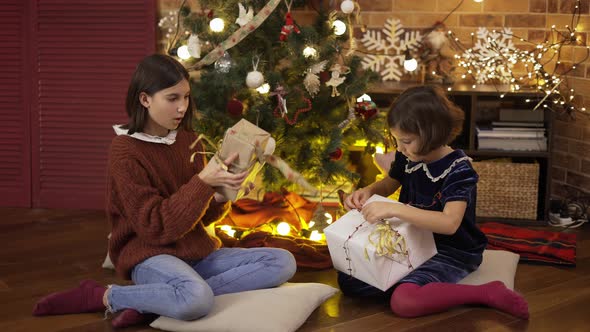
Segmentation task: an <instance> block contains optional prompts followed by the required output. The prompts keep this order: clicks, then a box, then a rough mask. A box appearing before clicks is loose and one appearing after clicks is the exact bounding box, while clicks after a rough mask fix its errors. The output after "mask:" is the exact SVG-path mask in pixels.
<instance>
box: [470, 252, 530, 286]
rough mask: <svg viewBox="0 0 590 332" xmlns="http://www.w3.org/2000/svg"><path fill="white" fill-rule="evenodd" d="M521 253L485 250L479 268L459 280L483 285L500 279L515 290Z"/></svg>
mask: <svg viewBox="0 0 590 332" xmlns="http://www.w3.org/2000/svg"><path fill="white" fill-rule="evenodd" d="M519 259H520V255H518V254H515V253H513V252H510V251H504V250H485V251H484V252H483V261H482V262H481V265H480V266H479V268H478V269H477V270H476V271H474V272H472V273H471V274H469V275H468V276H467V277H465V278H464V279H463V280H461V281H459V283H460V284H464V285H481V284H485V283H488V282H491V281H495V280H500V281H502V282H504V284H505V285H506V287H508V288H510V289H512V290H514V276H515V275H516V267H517V266H518V260H519Z"/></svg>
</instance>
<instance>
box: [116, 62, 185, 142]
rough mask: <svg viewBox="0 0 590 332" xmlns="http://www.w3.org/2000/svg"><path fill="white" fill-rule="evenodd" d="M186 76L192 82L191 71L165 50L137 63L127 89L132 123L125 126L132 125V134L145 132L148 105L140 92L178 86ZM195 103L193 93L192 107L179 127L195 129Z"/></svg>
mask: <svg viewBox="0 0 590 332" xmlns="http://www.w3.org/2000/svg"><path fill="white" fill-rule="evenodd" d="M182 80H187V81H189V82H190V80H189V74H188V71H187V70H186V69H185V68H184V66H183V65H182V64H181V63H180V62H178V61H176V60H175V59H174V58H172V57H169V56H167V55H163V54H152V55H148V56H146V57H145V58H143V60H142V61H141V62H140V63H139V64H138V65H137V68H136V69H135V72H134V73H133V76H132V77H131V82H130V83H129V89H128V90H127V100H126V101H125V109H126V110H127V115H128V116H129V123H128V124H127V125H126V126H125V127H126V128H127V129H129V132H128V133H129V135H131V134H133V133H136V132H143V127H144V126H145V122H146V120H147V117H148V114H147V109H146V108H145V107H144V106H143V105H142V104H141V103H140V101H139V95H140V94H141V93H142V92H145V93H146V94H148V95H149V96H153V95H154V94H155V93H156V92H158V91H160V90H164V89H167V88H169V87H172V86H175V85H176V84H178V83H179V82H180V81H182ZM194 104H195V103H194V102H193V99H192V97H190V96H189V102H188V109H187V111H186V113H185V115H184V118H183V119H182V121H181V122H180V125H179V126H178V127H179V128H182V129H187V130H192V127H191V126H192V122H193V113H194V112H195V108H194Z"/></svg>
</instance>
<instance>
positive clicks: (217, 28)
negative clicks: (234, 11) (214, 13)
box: [209, 17, 225, 32]
mask: <svg viewBox="0 0 590 332" xmlns="http://www.w3.org/2000/svg"><path fill="white" fill-rule="evenodd" d="M209 27H210V28H211V30H212V31H213V32H221V31H223V28H224V27H225V22H223V20H222V19H220V18H219V17H218V18H214V19H212V20H211V22H209Z"/></svg>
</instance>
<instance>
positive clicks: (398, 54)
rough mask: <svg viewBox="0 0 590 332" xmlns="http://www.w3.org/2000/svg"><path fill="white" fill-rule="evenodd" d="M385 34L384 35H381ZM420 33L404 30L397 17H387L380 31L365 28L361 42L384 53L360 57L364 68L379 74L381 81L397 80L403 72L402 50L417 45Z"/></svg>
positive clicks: (403, 57) (403, 58) (420, 37)
mask: <svg viewBox="0 0 590 332" xmlns="http://www.w3.org/2000/svg"><path fill="white" fill-rule="evenodd" d="M382 33H383V35H385V37H384V38H383V37H382ZM421 40H422V35H421V34H420V32H419V31H409V32H408V31H405V30H404V28H403V26H402V24H401V23H400V20H399V19H391V18H389V19H387V21H386V22H385V26H384V27H383V29H381V31H379V30H367V32H365V34H364V35H363V39H361V42H362V43H363V45H364V46H365V48H366V49H367V50H369V51H373V50H375V51H379V53H383V54H385V55H374V54H367V55H365V56H364V57H363V59H362V65H363V68H364V69H370V70H372V71H374V72H377V73H379V74H380V75H381V79H382V80H383V81H399V80H400V79H401V77H402V75H403V73H404V72H407V71H406V70H405V69H404V60H405V55H404V52H405V51H406V48H408V49H410V50H413V49H416V48H417V47H418V45H419V44H420V41H421Z"/></svg>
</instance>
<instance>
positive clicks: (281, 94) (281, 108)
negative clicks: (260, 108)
mask: <svg viewBox="0 0 590 332" xmlns="http://www.w3.org/2000/svg"><path fill="white" fill-rule="evenodd" d="M286 94H287V91H285V88H284V87H283V86H282V85H277V87H276V89H275V91H273V92H271V93H270V94H269V96H271V97H272V96H277V107H275V113H280V115H281V117H284V116H286V115H287V99H286V98H285V95H286ZM277 111H278V112H277Z"/></svg>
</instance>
